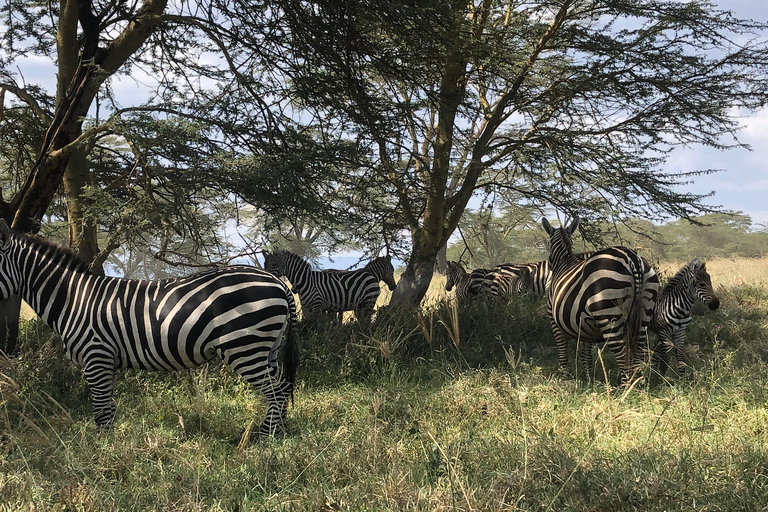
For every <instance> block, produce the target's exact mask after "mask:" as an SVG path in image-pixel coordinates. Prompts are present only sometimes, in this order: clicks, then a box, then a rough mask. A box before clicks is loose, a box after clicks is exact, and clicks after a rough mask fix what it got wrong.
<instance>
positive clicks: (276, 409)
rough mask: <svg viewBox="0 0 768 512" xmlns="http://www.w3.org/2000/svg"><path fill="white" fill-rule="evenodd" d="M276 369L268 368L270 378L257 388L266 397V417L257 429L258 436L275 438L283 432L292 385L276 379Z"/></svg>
mask: <svg viewBox="0 0 768 512" xmlns="http://www.w3.org/2000/svg"><path fill="white" fill-rule="evenodd" d="M277 373H278V372H277V369H276V368H270V377H269V378H268V379H265V380H264V381H263V382H262V384H261V385H260V386H259V388H260V389H261V391H262V393H264V396H266V397H267V416H266V418H264V422H263V423H262V424H261V427H260V428H259V435H260V436H277V435H280V434H281V433H283V432H285V416H286V409H287V408H288V399H289V398H290V396H291V392H292V391H293V384H291V383H290V382H288V381H286V380H283V379H282V378H276V374H277Z"/></svg>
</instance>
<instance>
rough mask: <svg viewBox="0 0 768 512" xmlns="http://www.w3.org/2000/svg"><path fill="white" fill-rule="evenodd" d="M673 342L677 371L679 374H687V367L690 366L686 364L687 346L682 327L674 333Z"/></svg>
mask: <svg viewBox="0 0 768 512" xmlns="http://www.w3.org/2000/svg"><path fill="white" fill-rule="evenodd" d="M672 344H673V345H674V347H675V359H677V373H678V374H679V375H685V369H686V368H687V367H688V365H687V364H685V358H684V357H683V347H684V346H685V331H684V330H683V329H680V330H679V331H675V333H674V334H673V335H672Z"/></svg>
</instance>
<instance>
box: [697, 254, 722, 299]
mask: <svg viewBox="0 0 768 512" xmlns="http://www.w3.org/2000/svg"><path fill="white" fill-rule="evenodd" d="M690 268H691V275H692V276H693V282H694V285H695V287H696V288H695V293H696V298H697V299H699V300H700V301H701V302H703V303H704V304H706V305H707V307H708V308H709V309H710V310H711V311H714V310H716V309H717V308H719V307H720V299H718V298H717V295H715V290H714V288H712V278H711V277H709V273H708V272H707V266H706V264H705V263H702V262H701V261H699V259H698V258H695V259H694V260H693V261H692V262H691V265H690Z"/></svg>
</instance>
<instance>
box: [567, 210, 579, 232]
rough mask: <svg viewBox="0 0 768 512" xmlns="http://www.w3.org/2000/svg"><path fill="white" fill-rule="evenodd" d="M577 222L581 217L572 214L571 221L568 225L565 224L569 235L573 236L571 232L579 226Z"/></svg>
mask: <svg viewBox="0 0 768 512" xmlns="http://www.w3.org/2000/svg"><path fill="white" fill-rule="evenodd" d="M579 222H581V219H579V216H578V215H577V214H575V213H574V214H573V220H572V221H571V225H570V226H566V228H565V229H566V231H568V235H569V236H573V234H574V233H575V232H576V229H577V228H578V227H579Z"/></svg>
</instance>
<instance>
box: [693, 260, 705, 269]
mask: <svg viewBox="0 0 768 512" xmlns="http://www.w3.org/2000/svg"><path fill="white" fill-rule="evenodd" d="M691 268H692V269H693V271H694V272H698V271H699V270H701V269H702V268H704V264H703V263H702V262H701V260H699V258H693V261H692V262H691Z"/></svg>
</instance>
